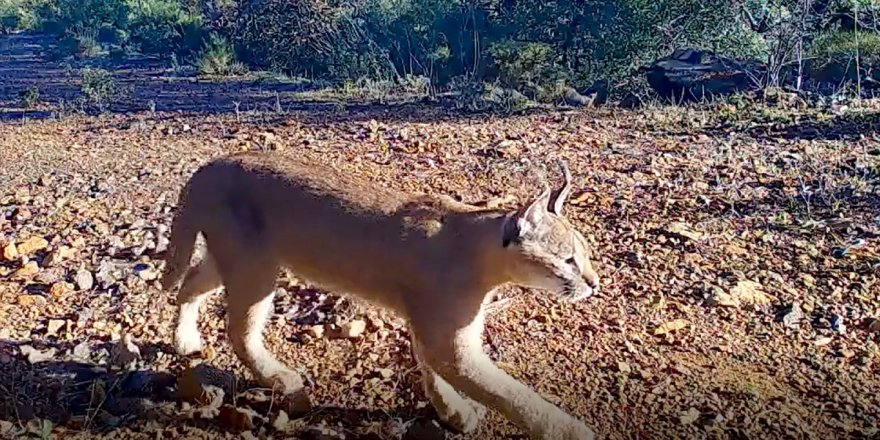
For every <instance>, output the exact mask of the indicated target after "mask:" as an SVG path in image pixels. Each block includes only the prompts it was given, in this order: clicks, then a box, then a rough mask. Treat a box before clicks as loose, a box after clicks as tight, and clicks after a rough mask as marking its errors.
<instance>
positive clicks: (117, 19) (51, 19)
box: [38, 0, 130, 34]
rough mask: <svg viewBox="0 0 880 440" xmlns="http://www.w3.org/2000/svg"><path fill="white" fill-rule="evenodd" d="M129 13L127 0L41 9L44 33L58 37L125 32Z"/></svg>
mask: <svg viewBox="0 0 880 440" xmlns="http://www.w3.org/2000/svg"><path fill="white" fill-rule="evenodd" d="M129 11H130V9H129V4H128V2H127V1H126V0H54V1H51V2H46V3H44V4H42V5H41V6H40V7H39V8H38V13H39V15H40V18H41V20H42V24H43V28H44V30H46V31H49V32H52V33H59V34H63V33H68V32H70V31H72V30H73V29H94V30H96V31H97V30H98V29H101V28H105V27H110V28H115V29H126V28H127V25H128V15H129Z"/></svg>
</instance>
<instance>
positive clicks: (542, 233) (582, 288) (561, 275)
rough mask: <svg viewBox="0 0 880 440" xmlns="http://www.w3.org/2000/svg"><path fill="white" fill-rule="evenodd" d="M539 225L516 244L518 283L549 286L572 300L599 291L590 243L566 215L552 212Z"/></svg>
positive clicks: (524, 234) (522, 236) (514, 248)
mask: <svg viewBox="0 0 880 440" xmlns="http://www.w3.org/2000/svg"><path fill="white" fill-rule="evenodd" d="M536 226H537V227H535V228H531V229H529V230H528V231H526V232H525V233H523V234H522V235H520V237H519V239H518V240H515V242H514V243H512V246H511V248H512V249H511V251H512V252H515V253H516V255H515V258H516V260H518V261H517V263H516V265H517V268H516V271H517V272H518V273H519V276H517V282H519V283H520V284H523V285H526V286H529V287H533V288H538V289H546V290H549V291H552V292H555V293H558V294H559V295H561V296H563V297H564V298H566V299H568V300H572V301H577V300H581V299H584V298H587V297H589V296H591V295H592V294H593V293H595V292H597V291H598V288H599V283H600V280H599V275H598V274H596V271H595V270H593V263H592V261H591V258H592V249H591V248H590V245H589V243H587V240H586V239H585V238H584V236H583V235H581V233H580V232H578V231H577V230H576V229H575V228H574V226H572V225H571V223H569V222H568V220H566V219H565V218H564V217H561V216H557V215H554V214H550V213H548V214H547V215H546V216H545V217H544V218H543V219H542V221H541V224H538V225H536Z"/></svg>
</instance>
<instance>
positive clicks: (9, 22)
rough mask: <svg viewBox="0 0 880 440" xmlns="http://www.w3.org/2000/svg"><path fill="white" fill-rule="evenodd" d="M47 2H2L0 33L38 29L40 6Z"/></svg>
mask: <svg viewBox="0 0 880 440" xmlns="http://www.w3.org/2000/svg"><path fill="white" fill-rule="evenodd" d="M45 1H46V0H0V33H6V32H11V31H16V30H32V29H36V28H37V26H38V23H39V20H38V17H37V9H38V6H39V5H40V4H41V3H43V2H45Z"/></svg>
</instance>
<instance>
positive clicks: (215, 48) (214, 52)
mask: <svg viewBox="0 0 880 440" xmlns="http://www.w3.org/2000/svg"><path fill="white" fill-rule="evenodd" d="M196 67H198V70H199V73H201V74H202V75H212V76H230V75H237V74H241V73H244V72H245V70H246V69H245V67H244V64H242V63H240V62H239V61H237V60H236V59H235V53H234V52H233V51H232V46H231V45H230V44H229V42H228V41H226V39H225V38H223V37H221V36H219V35H216V34H213V35H211V37H210V38H209V39H208V41H207V42H206V43H205V47H204V49H202V52H201V53H200V54H199V58H198V60H197V61H196Z"/></svg>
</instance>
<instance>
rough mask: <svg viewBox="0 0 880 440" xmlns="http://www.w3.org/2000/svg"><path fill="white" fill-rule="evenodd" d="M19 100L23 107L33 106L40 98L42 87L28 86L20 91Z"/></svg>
mask: <svg viewBox="0 0 880 440" xmlns="http://www.w3.org/2000/svg"><path fill="white" fill-rule="evenodd" d="M18 100H19V103H20V104H21V106H22V107H23V108H33V107H34V106H35V105H36V104H37V102H38V101H39V100H40V89H38V88H37V87H36V86H32V87H28V88H27V89H25V90H22V91H21V92H19V93H18Z"/></svg>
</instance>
